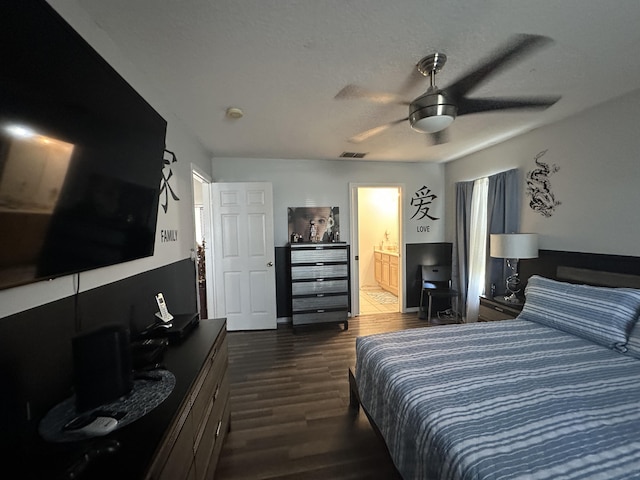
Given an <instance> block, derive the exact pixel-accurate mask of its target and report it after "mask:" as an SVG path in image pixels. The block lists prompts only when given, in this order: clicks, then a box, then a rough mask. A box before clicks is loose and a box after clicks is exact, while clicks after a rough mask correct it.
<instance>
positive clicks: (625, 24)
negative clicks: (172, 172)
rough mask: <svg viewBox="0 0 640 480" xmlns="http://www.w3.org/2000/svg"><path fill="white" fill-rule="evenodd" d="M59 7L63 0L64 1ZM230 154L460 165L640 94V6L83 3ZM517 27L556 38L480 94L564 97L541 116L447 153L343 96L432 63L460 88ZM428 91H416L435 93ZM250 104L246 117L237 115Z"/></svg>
mask: <svg viewBox="0 0 640 480" xmlns="http://www.w3.org/2000/svg"><path fill="white" fill-rule="evenodd" d="M55 3H56V0H53V1H52V4H53V5H54V7H55ZM77 3H78V4H79V5H80V6H81V8H83V9H84V10H85V11H86V13H87V14H88V15H89V17H91V18H92V19H93V20H94V21H95V23H96V25H97V27H98V28H101V29H102V30H104V31H105V32H106V33H107V35H109V36H110V37H111V39H112V40H113V42H114V43H115V44H116V45H117V47H118V48H119V49H120V50H121V51H122V53H123V55H124V56H125V57H127V58H128V59H130V60H131V61H132V62H134V63H135V64H136V65H137V66H138V68H139V69H140V70H141V71H142V72H144V73H145V74H146V75H147V76H148V78H150V79H151V81H153V82H155V87H156V88H157V89H158V90H159V91H161V92H162V93H163V94H164V95H166V98H167V99H168V102H169V105H170V107H172V109H173V111H174V112H175V114H176V115H177V116H178V117H180V119H181V120H182V121H183V122H184V124H185V125H186V126H187V127H188V128H189V129H191V130H192V131H193V132H194V133H195V134H196V135H197V137H198V138H199V139H200V141H201V142H202V144H203V145H204V146H205V147H206V148H207V149H208V151H210V153H211V155H212V156H216V157H256V158H294V159H301V158H304V159H334V158H337V157H338V156H339V155H340V154H341V153H342V152H343V151H356V152H366V153H367V156H366V157H365V160H393V161H437V162H439V161H447V160H451V159H454V158H457V157H459V156H462V155H465V154H468V153H470V152H472V151H474V150H477V149H479V148H482V147H484V146H487V145H490V144H493V143H497V142H500V141H503V140H505V139H507V138H510V137H512V136H514V135H517V134H519V133H523V132H525V131H528V130H531V129H533V128H536V127H538V126H541V125H544V124H547V123H549V122H553V121H556V120H559V119H561V118H564V117H567V116H569V115H571V114H573V113H576V112H578V111H581V110H584V109H585V108H588V107H590V106H592V105H595V104H597V103H600V102H603V101H605V100H607V99H609V98H612V97H616V96H619V95H622V94H624V93H627V92H630V91H632V90H635V89H637V88H639V87H640V61H639V60H638V52H640V29H638V24H640V1H638V0H616V1H614V2H603V1H602V0H562V1H557V0H536V1H531V0H526V1H525V0H475V1H474V0H466V1H456V0H448V1H444V0H442V1H433V0H397V1H389V0H109V1H104V0H77ZM517 33H535V34H541V35H546V36H549V37H551V38H552V39H553V40H554V41H555V42H554V43H553V44H552V45H551V46H550V47H547V48H545V49H544V50H541V51H538V52H536V53H535V54H534V55H532V56H529V57H527V58H526V59H525V60H524V61H523V62H521V63H518V64H517V65H516V66H514V67H512V68H509V69H507V70H505V71H503V72H501V73H500V74H499V75H497V76H495V77H492V78H491V79H490V80H489V81H488V82H487V83H486V84H484V85H483V86H482V87H481V88H479V89H477V90H476V91H474V92H473V94H472V95H471V96H473V97H482V96H524V95H553V94H558V95H561V96H562V99H561V100H560V101H559V102H558V103H556V104H555V105H554V106H553V107H551V108H549V109H547V110H545V111H542V112H540V111H538V112H518V113H514V112H510V113H501V112H495V113H483V114H475V115H467V116H462V117H459V118H457V119H456V121H455V122H454V124H453V126H452V127H450V129H449V134H450V135H449V136H450V140H449V142H448V143H446V144H443V145H437V146H433V145H431V142H430V141H428V139H427V138H426V136H425V135H424V134H419V133H417V132H414V131H413V130H411V128H410V127H409V125H408V123H407V122H404V123H402V124H399V125H397V126H395V127H393V128H392V129H389V130H387V131H386V132H384V133H382V134H380V135H378V136H376V137H375V138H373V139H370V140H369V141H367V142H364V143H360V144H352V143H349V142H348V141H347V139H348V138H349V137H351V136H353V135H355V134H357V133H360V132H361V131H364V130H367V129H369V128H372V127H375V126H377V125H379V124H383V123H386V122H388V121H391V120H395V119H399V118H403V117H406V116H407V113H408V112H407V107H405V106H400V105H397V106H391V105H376V104H372V103H369V102H366V101H364V100H336V99H335V98H334V97H335V95H336V94H337V93H338V92H339V91H340V90H341V89H342V88H343V87H344V86H345V85H348V84H356V85H359V86H362V87H365V88H367V89H371V90H380V91H388V92H399V91H401V89H402V85H403V84H404V82H405V81H406V79H407V78H408V76H409V75H410V74H411V73H412V71H413V69H414V68H415V67H414V66H415V64H416V62H417V61H418V60H420V58H421V57H423V56H425V55H427V54H429V53H433V52H435V51H438V52H443V53H445V54H446V55H447V56H448V62H447V64H446V66H445V68H444V69H443V71H442V72H441V73H440V74H439V75H438V76H437V78H436V80H437V84H438V86H440V87H446V86H447V85H448V84H449V83H451V82H453V81H454V80H455V79H457V78H458V77H459V76H460V75H462V74H463V73H464V72H465V71H466V70H468V69H470V68H472V67H474V66H475V65H477V64H478V62H479V61H481V60H482V58H483V57H486V56H487V55H489V54H490V53H491V52H492V51H493V50H494V49H495V48H497V47H498V46H500V45H502V44H503V43H504V42H505V41H506V40H508V39H509V37H510V36H511V35H513V34H517ZM427 86H428V80H427V79H425V80H424V83H423V84H422V85H419V86H418V87H417V88H415V89H413V90H412V91H410V92H406V93H407V98H408V99H409V100H411V99H413V98H414V97H416V96H418V95H420V94H421V93H423V92H424V91H425V90H426V88H427ZM230 106H235V107H239V108H242V109H243V110H244V113H245V115H244V117H243V118H242V119H239V120H230V119H227V118H225V110H226V109H227V108H228V107H230Z"/></svg>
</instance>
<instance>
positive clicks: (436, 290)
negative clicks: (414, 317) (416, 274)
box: [418, 265, 458, 322]
mask: <svg viewBox="0 0 640 480" xmlns="http://www.w3.org/2000/svg"><path fill="white" fill-rule="evenodd" d="M421 286H422V288H421V289H420V305H419V307H418V310H419V312H418V317H419V318H423V316H422V312H424V295H425V294H426V295H427V297H429V298H428V300H429V306H428V309H427V322H430V321H431V306H432V301H433V297H448V298H451V299H453V298H455V299H457V298H458V291H457V290H454V289H453V288H451V266H450V265H422V283H421ZM456 317H457V314H456Z"/></svg>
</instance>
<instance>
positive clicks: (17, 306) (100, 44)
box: [0, 0, 211, 318]
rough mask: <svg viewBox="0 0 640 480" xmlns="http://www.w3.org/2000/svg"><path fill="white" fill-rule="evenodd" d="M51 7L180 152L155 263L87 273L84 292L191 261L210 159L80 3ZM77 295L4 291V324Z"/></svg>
mask: <svg viewBox="0 0 640 480" xmlns="http://www.w3.org/2000/svg"><path fill="white" fill-rule="evenodd" d="M49 3H50V4H51V6H52V7H54V9H56V11H57V12H58V13H60V14H61V15H62V16H63V17H64V18H65V19H66V20H67V22H69V23H70V24H71V26H72V27H73V28H74V29H75V30H76V31H78V33H80V34H81V35H82V36H83V37H84V38H85V40H87V41H88V42H89V44H91V46H92V47H93V48H95V49H96V50H97V51H98V53H99V54H100V55H102V56H103V57H104V58H105V59H106V60H107V61H108V62H109V63H110V64H111V66H112V67H114V68H115V70H116V71H118V72H119V73H120V75H122V76H123V77H124V78H125V79H126V80H127V81H128V82H129V83H130V84H131V86H132V87H133V88H134V89H135V90H136V91H137V92H138V93H139V94H140V95H142V96H143V97H144V98H145V99H146V100H147V101H148V102H149V103H150V104H151V105H152V106H153V107H154V108H155V109H156V110H157V111H158V112H159V113H160V115H162V116H163V117H164V119H165V120H167V122H168V127H167V137H166V145H167V148H168V149H169V150H171V151H173V152H175V154H176V156H177V159H178V162H177V163H175V164H173V165H172V167H171V168H172V169H173V177H172V179H171V181H170V185H171V187H172V188H173V190H174V192H175V193H176V194H177V196H178V198H179V199H180V201H178V202H176V201H173V200H170V201H169V206H168V210H167V213H164V211H163V210H162V208H159V211H158V226H157V231H156V245H155V254H154V255H153V257H148V258H144V259H141V260H136V261H133V262H128V263H125V264H121V265H116V266H112V267H106V268H101V269H97V270H92V271H89V272H86V273H82V274H81V282H80V287H81V291H85V290H90V289H92V288H95V287H98V286H100V285H105V284H107V283H111V282H114V281H117V280H121V279H123V278H126V277H129V276H132V275H136V274H138V273H141V272H144V271H146V270H151V269H154V268H158V267H161V266H163V265H167V264H169V263H173V262H176V261H179V260H182V259H184V258H188V257H189V256H190V253H191V248H193V245H194V239H193V237H194V228H193V203H192V198H191V188H192V187H191V163H194V164H196V165H197V166H198V167H199V168H200V169H201V170H202V171H204V172H207V173H209V172H210V171H211V163H210V155H209V154H208V153H207V152H205V150H204V149H203V148H202V147H201V145H200V143H199V142H198V141H197V140H196V139H195V138H194V137H193V136H192V135H191V134H190V133H189V132H187V131H186V129H185V128H184V127H183V126H182V123H181V122H180V120H179V119H178V118H177V117H175V115H173V114H172V113H171V112H170V111H169V109H168V107H167V106H166V104H165V101H164V96H163V95H162V94H161V92H159V91H157V90H156V89H155V88H154V87H153V81H152V80H151V79H148V78H146V77H145V75H144V74H143V73H141V72H140V71H138V70H137V69H136V68H135V66H134V65H132V64H131V63H130V62H129V61H128V60H127V59H126V55H125V54H123V53H122V52H120V51H119V50H118V49H117V48H116V47H115V45H114V43H113V42H112V41H111V40H110V39H109V37H108V36H107V35H106V34H105V33H104V32H103V31H102V30H101V29H100V28H99V27H98V26H97V25H96V24H95V22H93V21H92V20H91V19H90V18H89V17H88V16H87V15H86V13H85V12H84V11H83V10H82V8H81V7H80V6H79V5H78V3H77V2H76V1H74V0H49ZM162 229H168V230H177V231H178V239H177V241H176V242H161V241H160V231H161V230H162ZM194 282H195V280H194ZM73 294H74V285H73V277H72V276H66V277H60V278H57V279H55V280H51V281H44V282H39V283H36V284H32V285H27V286H23V287H16V288H11V289H7V290H1V291H0V318H2V317H6V316H8V315H12V314H14V313H17V312H20V311H23V310H26V309H28V308H32V307H36V306H39V305H43V304H45V303H48V302H51V301H55V300H58V299H60V298H64V297H66V296H70V295H73Z"/></svg>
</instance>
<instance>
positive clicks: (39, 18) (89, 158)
mask: <svg viewBox="0 0 640 480" xmlns="http://www.w3.org/2000/svg"><path fill="white" fill-rule="evenodd" d="M165 133H166V122H165V120H164V119H163V118H162V117H161V116H160V115H159V114H158V113H157V112H156V111H155V110H154V109H153V108H152V107H151V106H150V105H149V104H148V103H147V102H146V101H145V100H144V99H143V98H142V97H141V96H140V95H139V94H138V93H136V91H135V90H134V89H133V88H132V87H131V86H130V85H129V84H128V83H127V82H126V81H125V80H124V79H123V78H122V77H121V76H120V75H119V74H118V73H117V72H116V71H115V70H114V69H113V68H111V67H110V66H109V64H108V63H107V62H106V61H105V60H104V59H102V58H101V57H100V56H99V55H98V54H97V52H96V51H95V50H93V49H92V48H91V47H90V46H89V45H88V44H87V43H86V42H85V41H84V40H83V39H82V38H81V37H80V35H78V34H77V33H76V32H75V31H74V30H73V29H72V28H71V27H70V26H69V25H68V24H67V23H66V22H65V21H64V20H63V19H62V18H61V17H60V16H59V15H58V14H57V13H56V12H55V11H54V10H53V9H52V8H51V7H50V6H49V5H48V4H47V3H46V2H44V1H43V0H3V1H2V2H0V289H1V288H9V287H13V286H17V285H22V284H26V283H31V282H35V281H39V280H43V279H51V278H55V277H58V276H61V275H67V274H71V273H76V272H82V271H86V270H89V269H94V268H98V267H103V266H107V265H113V264H117V263H121V262H127V261H130V260H134V259H137V258H142V257H145V256H149V255H153V250H154V243H155V242H154V239H155V230H156V220H157V212H158V199H159V190H160V186H161V181H162V168H163V162H164V160H163V151H164V147H165Z"/></svg>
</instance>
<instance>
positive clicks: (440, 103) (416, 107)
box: [335, 34, 560, 144]
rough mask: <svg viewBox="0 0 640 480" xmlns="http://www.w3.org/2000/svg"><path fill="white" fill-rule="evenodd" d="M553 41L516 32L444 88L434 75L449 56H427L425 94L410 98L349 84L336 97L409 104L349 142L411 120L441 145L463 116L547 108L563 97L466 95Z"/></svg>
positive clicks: (422, 69) (423, 68)
mask: <svg viewBox="0 0 640 480" xmlns="http://www.w3.org/2000/svg"><path fill="white" fill-rule="evenodd" d="M551 42H552V40H551V39H550V38H548V37H544V36H541V35H524V34H523V35H517V36H515V37H513V38H512V39H511V40H510V41H509V42H507V43H506V44H505V45H504V46H503V47H502V48H500V49H498V50H496V51H495V52H494V53H493V54H492V55H491V56H490V57H489V58H487V59H486V60H485V61H484V62H483V63H481V64H480V65H479V66H477V67H476V68H474V69H473V70H471V71H469V72H468V73H467V74H465V75H463V76H462V77H460V78H458V79H457V80H456V81H455V82H453V83H452V84H451V85H449V86H448V87H446V88H442V89H441V88H438V87H437V86H436V83H435V76H436V74H437V73H438V72H439V71H440V70H442V67H443V66H444V64H445V63H446V61H447V56H446V55H445V54H443V53H433V54H431V55H427V56H426V57H424V58H422V59H421V60H420V61H419V62H418V64H417V65H416V67H417V72H419V73H420V74H421V75H422V76H424V77H429V81H430V84H429V88H428V89H427V91H426V92H425V93H424V94H422V95H420V96H419V97H418V98H416V99H414V100H411V101H408V100H406V99H403V98H402V97H401V96H400V95H396V94H393V93H384V92H372V91H369V90H366V89H364V88H361V87H358V86H356V85H347V86H346V87H345V88H343V89H342V90H341V91H340V92H339V93H338V94H337V95H336V97H335V98H336V99H353V98H364V99H367V100H369V101H373V102H376V103H383V104H391V103H395V104H400V105H408V106H409V116H408V117H405V118H401V119H398V120H394V121H392V122H389V123H386V124H384V125H380V126H378V127H375V128H372V129H370V130H366V131H364V132H362V133H359V134H358V135H355V136H353V137H351V138H350V139H349V141H350V142H352V143H360V142H364V141H365V140H368V139H369V138H371V137H373V136H375V135H378V134H380V133H382V132H384V131H385V130H387V129H389V128H391V127H393V126H394V125H398V124H400V123H403V122H405V121H407V120H408V121H409V124H410V125H411V128H413V129H414V130H416V131H418V132H421V133H428V134H431V136H432V138H433V140H434V142H435V143H436V144H438V143H443V142H444V141H446V138H445V130H446V128H447V127H448V126H449V125H451V124H452V123H453V121H454V120H455V118H456V117H457V116H460V115H468V114H470V113H480V112H488V111H495V110H526V109H538V110H539V109H545V108H548V107H550V106H551V105H553V104H554V103H556V102H557V101H558V100H559V99H560V96H545V97H525V98H469V97H467V94H468V93H470V92H471V91H472V90H473V89H475V88H477V87H479V86H480V85H481V84H482V83H483V82H485V81H486V80H487V79H488V78H489V77H491V76H492V75H495V74H496V73H498V72H499V71H500V70H502V69H504V68H505V67H507V66H509V65H511V64H513V63H515V62H516V61H517V60H519V59H521V58H522V57H523V56H524V55H527V54H531V53H533V52H534V51H535V50H537V49H539V48H541V47H544V46H546V45H548V44H550V43H551ZM414 73H415V72H414ZM413 77H414V79H415V77H416V75H413ZM419 78H422V77H419Z"/></svg>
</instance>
